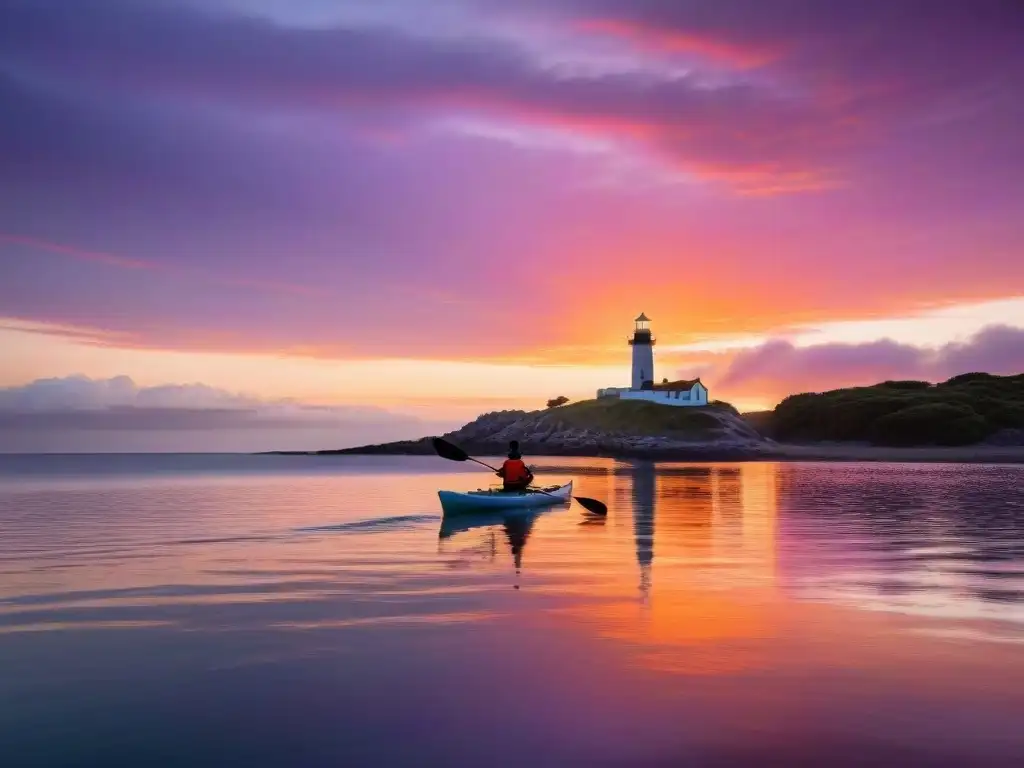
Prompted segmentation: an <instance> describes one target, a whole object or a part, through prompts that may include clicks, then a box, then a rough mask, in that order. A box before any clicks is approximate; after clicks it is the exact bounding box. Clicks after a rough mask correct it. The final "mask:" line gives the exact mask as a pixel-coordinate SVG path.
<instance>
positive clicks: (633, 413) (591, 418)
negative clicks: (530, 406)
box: [551, 398, 738, 437]
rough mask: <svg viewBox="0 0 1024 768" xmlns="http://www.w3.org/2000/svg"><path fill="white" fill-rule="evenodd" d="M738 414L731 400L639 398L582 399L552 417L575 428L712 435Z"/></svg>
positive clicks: (640, 433)
mask: <svg viewBox="0 0 1024 768" xmlns="http://www.w3.org/2000/svg"><path fill="white" fill-rule="evenodd" d="M737 416H738V413H737V411H736V409H735V408H733V407H732V406H731V405H729V404H728V403H717V404H709V405H707V406H705V407H703V408H670V407H668V406H664V405H658V404H656V403H646V402H643V401H639V400H619V399H617V398H606V399H601V400H582V401H580V402H578V403H573V404H572V405H563V406H561V407H560V408H559V409H558V410H557V411H556V412H555V413H552V415H551V418H552V419H557V421H558V423H560V424H564V425H565V426H567V427H573V428H576V429H589V430H594V431H597V432H608V433H616V432H618V433H625V434H631V435H656V436H657V435H660V436H664V437H671V436H673V435H680V436H681V435H686V436H695V437H696V436H700V437H713V436H714V435H715V434H717V433H718V432H719V431H720V430H721V429H722V428H723V425H724V421H725V420H726V419H735V418H736V417H737Z"/></svg>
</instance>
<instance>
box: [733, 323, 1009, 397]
mask: <svg viewBox="0 0 1024 768" xmlns="http://www.w3.org/2000/svg"><path fill="white" fill-rule="evenodd" d="M720 370H721V373H720V374H719V376H718V377H717V378H715V379H714V383H715V386H716V388H720V389H721V390H723V391H725V392H728V393H737V394H743V395H757V396H763V397H769V398H773V399H775V400H778V399H781V398H782V397H785V396H786V395H790V394H794V393H797V392H821V391H825V390H828V389H836V388H839V387H849V386H863V385H868V384H875V383H877V382H880V381H885V380H889V379H917V380H923V381H943V380H945V379H948V378H950V377H952V376H956V375H958V374H961V373H970V372H973V371H984V372H987V373H994V374H999V375H1012V374H1017V373H1021V372H1024V328H1013V327H1009V326H990V327H988V328H985V329H983V330H982V331H980V332H979V333H977V334H976V335H974V336H973V337H971V338H970V339H969V340H967V341H963V342H954V343H949V344H946V345H944V346H941V347H938V348H934V349H929V348H922V347H916V346H912V345H909V344H898V343H896V342H894V341H890V340H884V339H883V340H880V341H873V342H868V343H864V344H820V345H815V346H809V347H795V346H794V345H793V344H791V343H789V342H787V341H782V340H774V341H770V342H768V343H766V344H764V345H762V346H760V347H756V348H754V349H750V350H744V351H741V352H738V353H736V354H735V355H734V356H733V357H732V358H731V360H730V361H729V362H728V363H727V364H725V365H724V366H722V368H721V369H720Z"/></svg>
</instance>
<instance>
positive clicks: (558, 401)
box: [548, 395, 569, 408]
mask: <svg viewBox="0 0 1024 768" xmlns="http://www.w3.org/2000/svg"><path fill="white" fill-rule="evenodd" d="M568 402H569V398H568V397H565V396H564V395H559V396H558V397H556V398H555V399H554V400H548V408H557V407H558V406H560V405H565V404H566V403H568Z"/></svg>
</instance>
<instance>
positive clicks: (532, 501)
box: [437, 480, 572, 514]
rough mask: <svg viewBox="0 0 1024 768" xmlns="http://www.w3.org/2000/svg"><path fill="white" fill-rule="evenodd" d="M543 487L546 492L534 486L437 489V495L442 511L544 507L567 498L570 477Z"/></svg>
mask: <svg viewBox="0 0 1024 768" xmlns="http://www.w3.org/2000/svg"><path fill="white" fill-rule="evenodd" d="M543 490H545V491H547V492H548V493H538V492H537V491H533V490H526V491H503V490H501V489H498V488H489V489H487V490H478V491H467V492H466V493H459V492H457V491H438V492H437V495H438V497H439V498H440V499H441V506H442V507H443V508H444V511H445V512H446V513H450V514H458V513H462V512H479V511H481V510H490V509H518V508H530V507H544V506H549V505H552V504H564V503H566V502H567V501H569V500H570V498H571V497H572V481H571V480H570V481H569V482H568V483H566V484H565V485H561V486H558V485H552V486H549V487H547V488H544V489H543ZM548 494H550V495H548Z"/></svg>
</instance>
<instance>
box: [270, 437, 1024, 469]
mask: <svg viewBox="0 0 1024 768" xmlns="http://www.w3.org/2000/svg"><path fill="white" fill-rule="evenodd" d="M462 447H463V448H464V449H465V450H466V451H467V452H469V453H470V454H471V455H472V454H475V455H479V456H488V455H500V454H502V453H503V452H502V451H501V450H500V449H499V450H497V451H495V447H494V446H484V445H480V446H473V445H468V444H467V445H463V446H462ZM538 447H539V448H540V450H538V451H537V452H536V453H535V454H534V455H535V456H537V457H541V456H550V457H559V456H569V457H578V458H595V459H600V458H607V459H618V460H621V461H630V460H639V461H663V462H694V463H703V462H722V463H732V462H755V461H762V462H772V461H775V462H793V461H808V462H878V463H897V464H898V463H915V464H1024V445H1009V446H1002V445H973V446H970V445H968V446H956V447H943V446H917V447H912V448H894V447H886V446H872V445H859V444H850V445H844V444H841V443H822V444H813V443H812V444H793V443H771V444H768V445H766V446H765V448H764V449H763V450H748V449H727V448H716V447H713V446H708V447H696V446H695V447H694V448H693V449H678V448H668V449H661V450H658V449H654V450H643V449H636V450H590V449H580V450H573V451H569V450H551V449H550V448H549V449H547V450H544V448H543V447H540V446H538ZM255 455H273V456H429V455H433V450H431V449H430V448H429V446H426V445H421V444H419V442H418V441H416V442H414V443H412V444H409V445H403V446H390V445H381V446H374V445H371V446H361V447H358V448H340V449H332V450H323V451H262V452H260V453H258V454H255Z"/></svg>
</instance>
